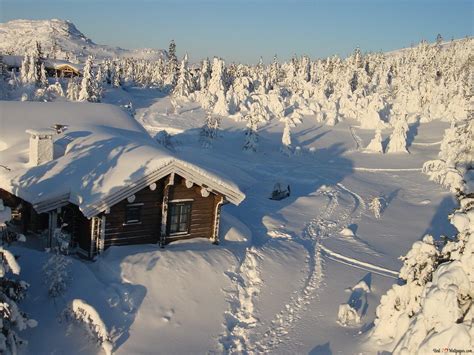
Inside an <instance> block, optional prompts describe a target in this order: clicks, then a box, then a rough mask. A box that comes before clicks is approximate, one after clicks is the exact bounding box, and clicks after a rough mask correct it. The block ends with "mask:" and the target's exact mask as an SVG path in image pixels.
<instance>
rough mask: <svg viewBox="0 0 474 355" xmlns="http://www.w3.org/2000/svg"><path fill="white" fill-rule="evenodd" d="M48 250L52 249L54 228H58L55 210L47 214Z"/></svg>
mask: <svg viewBox="0 0 474 355" xmlns="http://www.w3.org/2000/svg"><path fill="white" fill-rule="evenodd" d="M48 215H49V219H48V248H52V247H53V237H54V232H55V230H56V228H57V227H58V211H57V210H56V209H54V210H52V211H50V212H49V213H48Z"/></svg>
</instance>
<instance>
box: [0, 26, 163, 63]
mask: <svg viewBox="0 0 474 355" xmlns="http://www.w3.org/2000/svg"><path fill="white" fill-rule="evenodd" d="M36 41H38V42H39V43H40V44H41V47H42V48H43V51H44V52H47V53H54V55H55V56H56V57H57V59H66V60H71V61H83V60H84V59H85V58H86V57H87V56H88V55H93V56H94V57H96V58H97V59H103V58H107V57H135V58H142V59H149V60H156V59H158V58H159V57H163V56H166V51H164V50H160V49H135V50H129V49H123V48H119V47H111V46H106V45H100V44H96V43H94V42H93V41H92V40H91V39H89V38H87V37H86V36H85V35H84V34H83V33H82V32H81V31H79V30H78V29H77V28H76V26H75V25H74V24H73V23H72V22H69V21H65V20H58V19H52V20H12V21H8V22H5V23H0V53H3V54H14V55H23V54H25V52H26V51H28V50H31V49H32V48H34V46H35V43H36ZM52 55H53V54H52Z"/></svg>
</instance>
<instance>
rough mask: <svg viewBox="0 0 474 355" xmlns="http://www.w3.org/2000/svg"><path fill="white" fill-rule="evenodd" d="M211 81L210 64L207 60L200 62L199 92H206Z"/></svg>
mask: <svg viewBox="0 0 474 355" xmlns="http://www.w3.org/2000/svg"><path fill="white" fill-rule="evenodd" d="M210 79H211V63H210V62H209V58H206V59H204V60H203V61H202V64H201V70H200V72H199V90H206V89H207V87H208V85H209V80H210Z"/></svg>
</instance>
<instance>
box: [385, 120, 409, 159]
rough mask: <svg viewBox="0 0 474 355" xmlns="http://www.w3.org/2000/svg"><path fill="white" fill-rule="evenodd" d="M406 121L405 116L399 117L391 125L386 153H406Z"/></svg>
mask: <svg viewBox="0 0 474 355" xmlns="http://www.w3.org/2000/svg"><path fill="white" fill-rule="evenodd" d="M407 132H408V123H407V121H406V116H405V117H399V118H398V119H397V120H396V121H395V123H394V127H393V132H392V134H391V135H390V138H389V142H388V145H387V153H408V150H407Z"/></svg>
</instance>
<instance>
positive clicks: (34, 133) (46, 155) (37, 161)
mask: <svg viewBox="0 0 474 355" xmlns="http://www.w3.org/2000/svg"><path fill="white" fill-rule="evenodd" d="M26 133H29V134H30V164H31V165H34V166H37V165H41V164H44V163H47V162H48V161H51V160H53V134H54V131H52V130H51V129H28V130H26Z"/></svg>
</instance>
